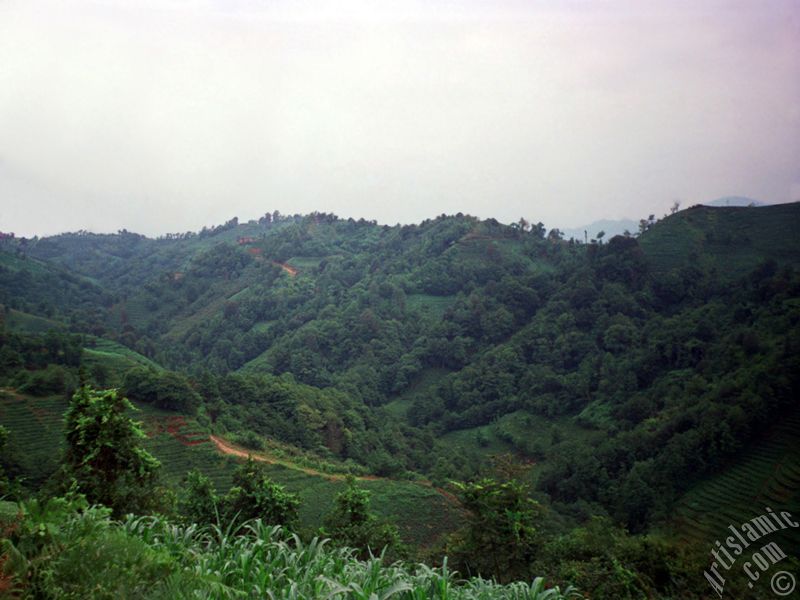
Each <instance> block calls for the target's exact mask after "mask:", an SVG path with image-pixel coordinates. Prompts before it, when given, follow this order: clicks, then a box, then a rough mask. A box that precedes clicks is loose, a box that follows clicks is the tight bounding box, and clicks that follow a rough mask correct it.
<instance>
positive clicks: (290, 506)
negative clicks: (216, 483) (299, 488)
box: [223, 458, 300, 527]
mask: <svg viewBox="0 0 800 600" xmlns="http://www.w3.org/2000/svg"><path fill="white" fill-rule="evenodd" d="M223 503H224V508H225V511H226V514H227V516H228V517H229V518H231V519H235V520H237V521H246V520H247V519H261V520H262V521H264V523H266V524H268V525H284V526H285V527H292V526H293V525H294V524H295V522H296V521H297V509H298V507H299V506H300V500H299V499H298V497H297V496H296V495H295V494H292V493H291V492H287V491H286V489H285V488H284V487H283V486H282V485H279V484H277V483H274V482H273V481H272V480H270V479H269V477H267V475H266V473H265V472H264V469H263V467H262V466H261V465H259V464H257V463H256V462H255V461H254V460H253V459H252V458H248V459H247V462H246V463H245V464H243V465H242V466H241V467H239V468H238V469H236V472H235V473H234V474H233V487H232V488H231V489H230V490H229V491H228V493H227V495H226V496H225V498H224V500H223Z"/></svg>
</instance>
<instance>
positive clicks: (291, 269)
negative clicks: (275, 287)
mask: <svg viewBox="0 0 800 600" xmlns="http://www.w3.org/2000/svg"><path fill="white" fill-rule="evenodd" d="M272 264H273V265H278V266H279V267H280V268H281V269H283V270H284V271H286V272H287V273H288V274H289V275H290V276H291V277H294V276H295V275H297V274H298V273H299V271H298V270H297V269H295V268H294V267H293V266H291V265H287V264H286V263H282V262H278V261H275V260H273V261H272Z"/></svg>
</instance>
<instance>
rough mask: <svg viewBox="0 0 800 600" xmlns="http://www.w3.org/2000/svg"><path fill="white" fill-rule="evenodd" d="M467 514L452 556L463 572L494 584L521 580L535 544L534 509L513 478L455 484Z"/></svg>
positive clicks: (536, 514) (536, 513) (526, 574)
mask: <svg viewBox="0 0 800 600" xmlns="http://www.w3.org/2000/svg"><path fill="white" fill-rule="evenodd" d="M454 485H455V486H456V489H457V490H458V492H459V497H460V499H461V502H462V504H463V506H464V508H465V509H466V510H467V511H468V516H467V525H466V528H465V531H463V532H462V533H461V534H460V535H459V536H457V537H456V539H455V541H454V544H453V546H454V548H453V550H454V554H455V556H456V557H457V559H458V560H459V562H460V563H461V564H463V566H464V569H466V570H467V572H469V573H472V574H476V575H482V576H484V577H485V576H492V577H496V578H498V579H499V580H500V581H513V580H515V579H527V578H528V577H529V576H530V574H531V573H530V567H531V563H532V562H533V560H534V558H535V556H536V552H537V550H538V546H539V542H540V540H539V536H538V534H537V531H536V527H535V523H536V521H537V519H538V518H539V515H540V507H539V505H538V504H537V503H536V502H534V501H533V500H531V499H530V498H529V497H528V493H527V491H526V489H525V487H524V486H523V485H522V484H520V483H519V482H517V481H515V480H510V481H505V482H500V481H496V480H494V479H488V478H484V479H480V480H478V481H476V482H473V483H455V484H454Z"/></svg>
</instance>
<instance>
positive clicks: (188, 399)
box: [123, 367, 201, 414]
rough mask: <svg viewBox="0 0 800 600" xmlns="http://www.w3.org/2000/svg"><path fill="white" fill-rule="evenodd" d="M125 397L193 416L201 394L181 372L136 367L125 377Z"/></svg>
mask: <svg viewBox="0 0 800 600" xmlns="http://www.w3.org/2000/svg"><path fill="white" fill-rule="evenodd" d="M123 387H124V390H125V395H126V396H128V397H129V398H131V399H132V400H138V401H139V402H147V403H150V404H153V405H154V406H156V407H158V408H162V409H164V410H173V411H177V412H182V413H187V414H193V413H194V412H196V411H197V408H198V406H199V405H200V402H201V399H200V395H199V394H198V393H197V392H196V391H194V389H192V387H191V385H189V381H188V379H187V378H186V377H185V376H184V375H181V374H180V373H175V372H172V371H158V370H156V369H151V368H147V367H136V368H134V369H131V370H130V371H128V372H127V373H126V374H125V380H124V382H123Z"/></svg>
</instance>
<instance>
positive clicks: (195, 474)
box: [178, 469, 220, 524]
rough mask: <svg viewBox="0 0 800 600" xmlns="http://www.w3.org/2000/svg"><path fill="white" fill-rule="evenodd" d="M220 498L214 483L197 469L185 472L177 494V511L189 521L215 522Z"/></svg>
mask: <svg viewBox="0 0 800 600" xmlns="http://www.w3.org/2000/svg"><path fill="white" fill-rule="evenodd" d="M219 504H220V500H219V498H218V497H217V494H216V492H215V491H214V483H213V482H212V481H211V479H209V478H208V477H206V476H205V475H203V474H202V473H201V472H200V471H198V470H197V469H192V470H191V471H189V472H188V473H186V477H185V478H184V479H183V486H182V487H181V491H180V492H179V494H178V512H179V513H180V514H181V515H182V516H183V517H185V518H186V520H187V521H189V522H190V523H198V524H206V523H215V522H216V521H217V516H218V507H219Z"/></svg>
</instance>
